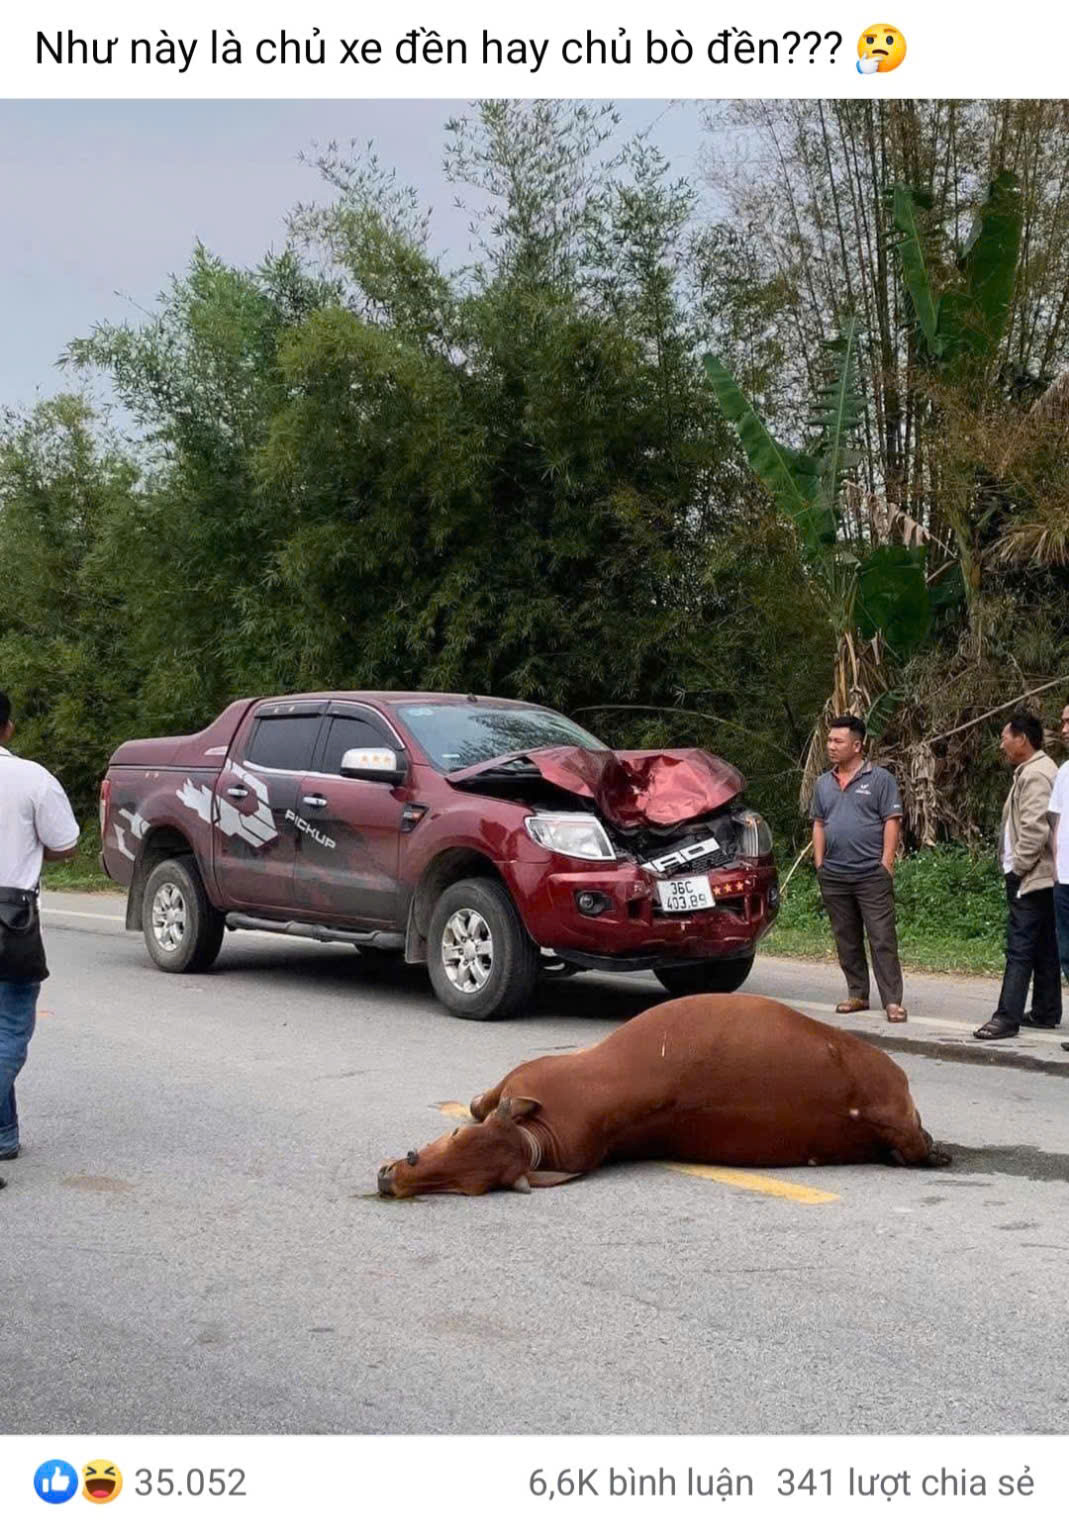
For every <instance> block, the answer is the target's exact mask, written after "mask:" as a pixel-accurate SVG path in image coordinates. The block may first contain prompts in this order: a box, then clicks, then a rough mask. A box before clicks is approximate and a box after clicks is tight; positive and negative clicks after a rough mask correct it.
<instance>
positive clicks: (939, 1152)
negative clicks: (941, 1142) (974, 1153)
mask: <svg viewBox="0 0 1069 1532" xmlns="http://www.w3.org/2000/svg"><path fill="white" fill-rule="evenodd" d="M922 1163H923V1165H924V1167H925V1169H926V1170H942V1169H943V1167H944V1166H945V1165H953V1163H954V1156H953V1155H952V1154H947V1152H946V1150H945V1149H938V1148H936V1147H935V1146H934V1145H933V1147H932V1148H931V1149H930V1150H929V1151H928V1158H927V1159H926V1160H924V1161H923V1162H922Z"/></svg>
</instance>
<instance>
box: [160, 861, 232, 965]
mask: <svg viewBox="0 0 1069 1532" xmlns="http://www.w3.org/2000/svg"><path fill="white" fill-rule="evenodd" d="M141 929H142V930H143V931H144V933H145V946H146V947H147V948H148V954H149V957H150V958H151V959H152V961H153V962H154V963H155V964H156V967H157V968H162V969H163V970H164V971H165V972H166V973H202V972H203V971H204V969H206V968H210V967H211V966H212V964H213V963H214V962H215V960H216V958H217V957H218V956H219V948H220V947H221V946H222V944H223V932H224V929H225V928H224V925H223V916H222V914H221V913H220V911H219V910H217V909H216V908H215V906H214V905H212V904H209V902H208V895H207V894H206V893H205V891H204V884H203V883H202V882H201V876H200V873H199V872H198V871H197V864H196V862H195V861H194V859H193V858H192V857H191V856H178V857H173V858H172V859H171V860H169V861H166V862H161V863H160V864H159V866H158V867H154V868H153V869H152V871H151V872H150V873H149V875H148V880H147V882H146V883H145V899H144V903H143V905H142V914H141Z"/></svg>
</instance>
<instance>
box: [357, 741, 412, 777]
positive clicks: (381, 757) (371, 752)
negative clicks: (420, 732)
mask: <svg viewBox="0 0 1069 1532" xmlns="http://www.w3.org/2000/svg"><path fill="white" fill-rule="evenodd" d="M341 774H342V776H343V777H351V778H354V779H355V780H356V781H358V782H389V783H390V784H391V785H392V786H393V787H398V786H399V785H400V784H401V783H402V782H403V781H404V780H405V777H406V776H407V775H408V757H407V756H406V755H405V752H404V751H403V750H388V749H387V748H386V747H385V746H382V747H381V748H372V747H370V746H362V747H361V748H359V749H356V750H347V751H346V752H345V754H344V755H343V756H342V758H341Z"/></svg>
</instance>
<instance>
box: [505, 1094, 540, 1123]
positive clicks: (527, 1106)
mask: <svg viewBox="0 0 1069 1532" xmlns="http://www.w3.org/2000/svg"><path fill="white" fill-rule="evenodd" d="M541 1105H542V1103H541V1101H536V1100H535V1099H534V1097H533V1096H506V1097H505V1099H504V1100H503V1101H502V1102H500V1104H499V1105H498V1108H497V1115H498V1116H499V1117H511V1118H513V1119H516V1118H519V1117H530V1116H531V1114H532V1113H533V1112H537V1111H538V1108H539V1107H540V1106H541Z"/></svg>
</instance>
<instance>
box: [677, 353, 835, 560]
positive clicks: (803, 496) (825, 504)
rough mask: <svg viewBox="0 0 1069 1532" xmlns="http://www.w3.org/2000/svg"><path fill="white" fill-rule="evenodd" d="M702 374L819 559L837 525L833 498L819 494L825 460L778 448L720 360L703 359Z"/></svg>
mask: <svg viewBox="0 0 1069 1532" xmlns="http://www.w3.org/2000/svg"><path fill="white" fill-rule="evenodd" d="M705 370H706V372H707V373H708V375H709V381H710V382H711V383H712V385H713V389H714V391H715V393H716V397H717V401H718V402H719V404H720V408H721V410H723V412H724V418H725V419H726V420H729V421H730V422H731V424H732V425H733V426H734V427H735V429H736V430H737V431H738V433H739V440H740V441H741V442H742V445H743V449H744V451H745V453H746V457H747V461H748V462H749V464H750V467H751V468H752V469H753V471H754V473H755V474H756V475H757V477H758V478H759V479H760V480H761V483H762V484H763V485H764V486H765V488H766V489H767V490H768V491H769V493H770V494H771V495H772V497H773V498H774V500H775V501H776V503H777V505H778V506H779V507H780V509H781V510H782V511H783V512H784V513H785V514H786V515H788V516H790V517H791V518H792V519H793V521H794V522H795V524H796V526H797V527H798V531H799V534H800V535H801V538H802V541H803V543H804V544H805V546H806V547H807V548H808V549H809V550H810V551H811V552H812V553H814V554H818V555H819V553H820V552H821V550H822V549H823V548H824V547H825V546H826V545H827V544H829V543H833V542H834V541H835V535H836V526H837V516H836V506H835V502H834V499H831V500H829V499H828V497H827V495H826V494H824V495H821V494H820V493H819V491H818V489H817V486H818V484H823V485H824V486H825V487H826V486H827V485H828V484H829V479H828V477H827V475H826V474H825V472H824V462H823V460H822V461H821V462H814V461H813V459H812V458H810V457H808V456H807V455H804V454H802V453H799V452H797V451H796V450H794V449H792V448H790V447H784V446H781V445H780V443H779V442H777V441H776V440H775V438H774V437H773V436H772V434H771V432H770V431H769V430H768V428H767V427H766V425H765V424H764V422H763V421H762V420H761V418H760V416H759V415H758V414H757V411H756V410H755V409H754V407H753V405H752V404H751V403H750V402H749V400H748V399H747V398H746V396H745V394H744V393H743V392H742V389H741V388H739V386H738V384H737V383H736V382H735V380H734V378H733V377H732V376H731V374H730V372H728V370H727V368H726V367H725V366H724V364H723V363H722V362H721V361H720V359H719V358H718V357H715V356H707V357H706V358H705ZM838 466H839V465H838V463H837V461H836V460H835V459H832V460H831V461H830V462H829V468H830V470H831V472H832V474H833V477H832V479H831V480H830V483H831V484H832V487H833V488H834V487H837V484H838V479H837V476H836V475H837V470H838Z"/></svg>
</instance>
